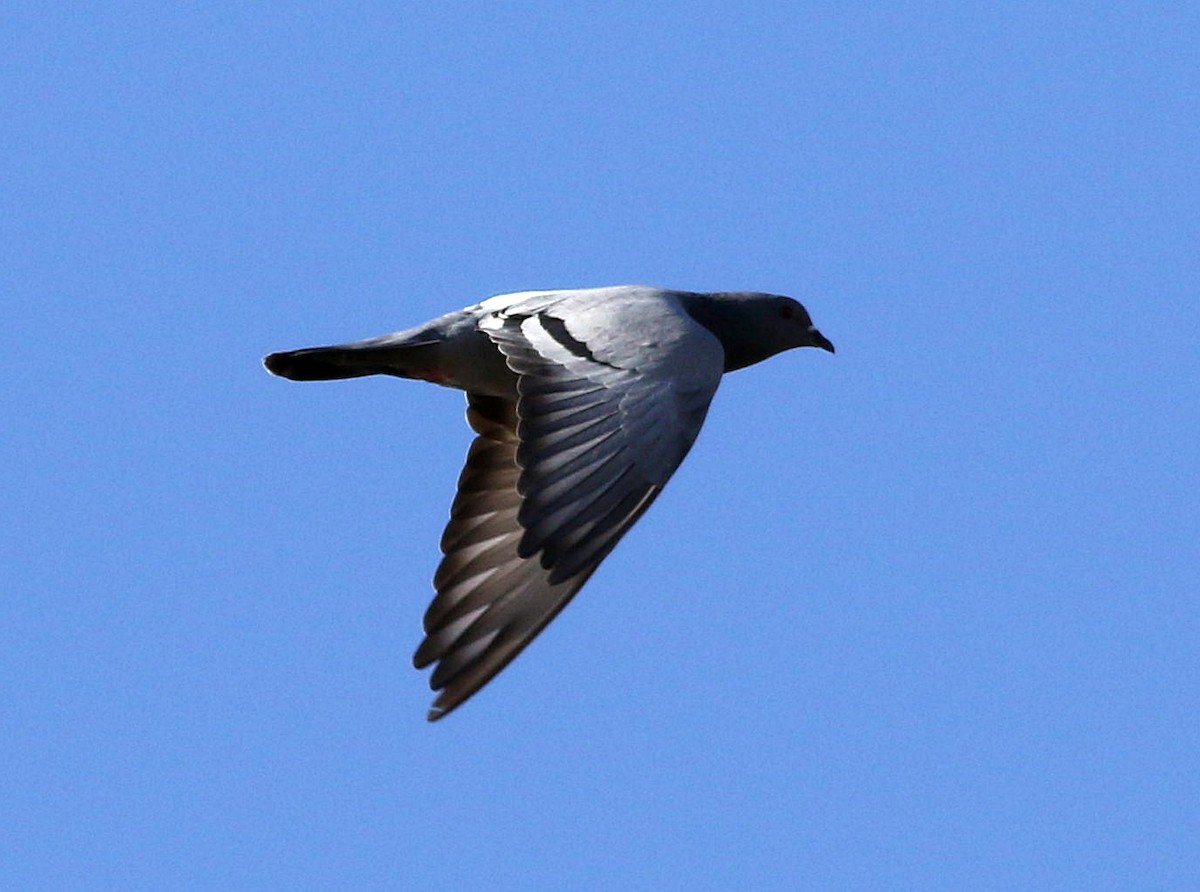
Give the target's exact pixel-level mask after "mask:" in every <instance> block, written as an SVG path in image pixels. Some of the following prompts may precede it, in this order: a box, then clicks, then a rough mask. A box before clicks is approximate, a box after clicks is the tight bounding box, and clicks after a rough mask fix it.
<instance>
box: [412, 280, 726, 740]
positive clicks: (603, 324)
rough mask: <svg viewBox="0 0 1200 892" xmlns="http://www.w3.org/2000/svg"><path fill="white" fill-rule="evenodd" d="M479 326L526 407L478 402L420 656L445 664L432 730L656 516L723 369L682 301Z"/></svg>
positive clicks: (548, 310) (508, 318) (541, 310)
mask: <svg viewBox="0 0 1200 892" xmlns="http://www.w3.org/2000/svg"><path fill="white" fill-rule="evenodd" d="M539 297H541V295H539ZM480 328H481V329H483V330H484V331H485V332H486V333H487V334H488V336H489V337H490V338H491V339H492V341H493V343H495V344H496V346H497V347H498V348H499V350H500V351H501V352H502V353H503V354H504V356H505V357H506V360H507V362H508V365H509V367H510V368H511V369H512V370H513V371H514V372H516V373H517V375H518V398H517V402H516V404H515V405H514V404H513V403H511V402H509V401H507V400H504V399H501V398H498V397H488V396H481V395H479V394H468V409H467V420H468V422H469V424H470V425H471V427H472V429H474V430H475V432H476V434H477V436H476V438H475V440H474V442H473V443H472V444H471V448H470V451H469V452H468V454H467V461H466V466H465V467H464V468H463V471H462V474H461V476H460V477H459V481H458V492H457V495H456V496H455V499H454V504H453V506H452V507H451V511H450V522H449V524H448V525H447V526H446V530H445V532H444V534H443V536H442V552H443V554H444V557H443V559H442V562H441V564H440V565H439V567H438V569H437V572H436V574H435V576H434V587H435V588H436V590H437V595H436V597H435V598H434V600H433V602H432V604H431V605H430V606H429V609H428V611H426V614H425V622H424V626H425V633H426V637H425V639H424V640H423V641H422V642H421V645H420V646H419V647H418V649H417V652H416V654H415V656H414V658H413V662H414V664H415V665H416V666H417V668H423V667H425V666H427V665H429V664H431V663H434V662H436V663H437V666H436V667H435V669H434V671H433V675H432V677H431V678H430V686H431V687H432V688H433V689H434V690H438V691H440V694H439V695H438V697H437V698H436V700H435V701H434V703H433V706H432V707H431V709H430V712H429V718H430V719H431V720H433V719H436V718H440V717H441V716H443V715H445V714H446V713H448V712H449V711H450V710H452V709H454V708H455V707H456V706H458V705H459V704H461V703H462V702H463V701H464V700H466V699H467V698H468V697H470V696H471V695H472V694H474V693H475V692H476V691H477V690H479V688H481V687H482V686H483V685H484V684H486V683H487V681H488V680H489V679H491V678H492V677H493V676H494V675H495V674H496V673H497V672H499V671H500V670H501V669H503V668H504V666H506V665H507V664H508V663H509V662H510V661H511V660H512V659H513V658H514V657H516V656H517V654H518V653H520V651H521V650H522V649H523V648H524V647H525V646H526V645H527V644H528V643H529V642H530V641H532V640H533V638H534V637H535V636H536V635H537V634H538V632H540V631H541V630H542V629H543V628H544V627H545V626H546V624H547V623H548V622H550V620H552V619H553V618H554V617H555V616H556V615H557V614H558V612H559V611H560V610H562V609H563V607H565V606H566V604H567V602H568V601H570V599H571V597H572V596H574V594H575V593H576V592H577V591H579V589H580V588H581V587H582V586H583V584H584V583H585V582H586V581H587V579H588V577H590V576H591V575H592V573H593V572H594V571H595V569H596V567H597V566H598V565H599V564H600V562H601V561H602V560H603V559H604V557H605V556H606V555H607V554H608V553H609V552H610V551H611V550H612V549H613V547H614V546H615V545H616V544H617V542H618V540H619V539H620V538H621V536H622V535H623V534H624V533H625V531H626V530H628V529H629V528H630V527H631V526H632V525H633V524H634V522H635V521H637V519H638V518H639V517H640V516H641V515H642V513H643V512H645V510H646V509H647V508H648V507H649V506H650V503H651V502H653V500H654V498H655V497H656V496H657V495H658V493H659V491H660V490H661V489H662V487H663V485H664V484H665V483H666V482H667V480H668V479H669V478H670V476H671V474H672V473H673V472H674V471H675V469H676V468H677V467H678V466H679V463H680V462H681V461H683V458H684V456H685V455H686V454H687V452H688V449H689V448H690V447H691V445H692V443H693V442H694V441H695V438H696V435H697V433H698V432H699V430H700V426H701V424H702V423H703V421H704V416H705V414H706V412H707V411H708V405H709V403H710V401H711V400H712V396H713V394H714V393H715V392H716V388H717V384H718V382H719V381H720V377H721V371H722V368H723V365H724V356H723V352H722V350H721V347H720V344H719V342H718V341H717V340H716V338H715V337H713V336H712V335H711V334H710V333H709V332H708V331H707V330H706V329H704V328H703V327H702V326H700V325H699V324H697V323H696V322H694V321H693V320H692V319H691V318H690V317H689V316H688V315H687V314H686V313H685V312H684V311H683V310H682V308H680V307H679V305H678V303H677V302H675V301H673V300H671V299H670V298H669V297H662V298H661V299H654V300H625V299H613V300H608V301H597V300H595V299H594V298H593V299H590V300H589V299H579V298H576V297H571V296H568V297H567V298H565V299H562V300H557V301H554V300H550V301H547V300H539V301H538V302H537V303H536V304H535V305H532V306H531V305H529V303H526V304H525V305H522V304H520V303H517V304H513V305H510V306H509V307H507V308H505V309H501V310H497V311H495V312H491V313H489V314H487V315H485V316H483V317H482V318H481V321H480Z"/></svg>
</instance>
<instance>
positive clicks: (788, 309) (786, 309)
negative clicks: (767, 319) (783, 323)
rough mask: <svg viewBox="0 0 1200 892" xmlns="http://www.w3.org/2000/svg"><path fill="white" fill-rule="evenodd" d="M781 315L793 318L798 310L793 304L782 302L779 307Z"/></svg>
mask: <svg viewBox="0 0 1200 892" xmlns="http://www.w3.org/2000/svg"><path fill="white" fill-rule="evenodd" d="M779 315H780V316H782V317H783V318H784V319H791V318H792V317H793V316H794V315H796V310H795V309H794V308H793V307H792V305H791V304H782V305H781V306H780V307H779Z"/></svg>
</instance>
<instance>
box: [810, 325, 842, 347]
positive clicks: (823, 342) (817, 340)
mask: <svg viewBox="0 0 1200 892" xmlns="http://www.w3.org/2000/svg"><path fill="white" fill-rule="evenodd" d="M809 331H810V333H811V334H812V345H813V346H814V347H820V348H821V349H822V350H827V351H829V352H830V353H836V352H837V351H836V350H834V349H833V341H831V340H829V338H827V337H825V335H823V334H821V333H820V332H819V331H817V330H816V329H815V328H813V329H810V330H809Z"/></svg>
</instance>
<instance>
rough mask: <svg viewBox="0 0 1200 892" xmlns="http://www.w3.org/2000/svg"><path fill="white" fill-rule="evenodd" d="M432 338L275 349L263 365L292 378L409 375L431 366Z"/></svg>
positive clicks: (274, 373) (317, 379) (284, 376)
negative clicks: (402, 341) (389, 342)
mask: <svg viewBox="0 0 1200 892" xmlns="http://www.w3.org/2000/svg"><path fill="white" fill-rule="evenodd" d="M432 347H433V344H432V343H431V342H426V343H416V344H411V343H410V344H404V345H402V346H401V345H396V344H389V345H386V346H361V347H360V346H354V345H344V346H335V347H306V348H305V349H303V350H288V351H285V352H282V353H272V354H270V355H269V356H267V357H265V358H264V359H263V365H264V366H266V368H267V371H268V372H270V373H271V374H272V375H278V376H279V377H281V378H288V379H290V380H292V381H335V380H339V379H341V378H361V377H363V376H364V375H396V376H399V377H402V378H403V377H408V372H409V371H410V370H411V369H414V368H422V367H423V366H424V367H427V366H429V365H430V363H431V359H432V357H431V356H430V355H429V354H430V348H432Z"/></svg>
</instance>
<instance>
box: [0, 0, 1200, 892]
mask: <svg viewBox="0 0 1200 892" xmlns="http://www.w3.org/2000/svg"><path fill="white" fill-rule="evenodd" d="M750 6H751V5H749V4H709V3H704V4H696V3H689V4H674V3H668V4H649V5H647V4H643V3H636V4H635V3H613V4H559V3H555V4H550V3H545V4H497V5H484V4H463V3H447V4H430V5H424V6H418V5H417V4H355V5H353V6H352V7H347V6H344V5H336V6H335V5H328V6H319V5H305V6H296V7H290V8H282V7H269V8H267V7H251V6H248V5H244V4H237V5H223V4H207V5H204V6H201V7H185V6H183V5H154V4H122V5H116V4H112V5H99V6H96V5H91V4H88V5H83V4H81V5H72V4H57V5H52V6H51V7H46V6H45V5H43V4H30V5H26V6H23V5H21V4H16V5H9V6H8V7H7V8H6V11H5V13H4V15H3V31H4V34H5V41H4V42H5V45H6V47H7V64H6V65H5V71H4V74H3V75H2V76H0V103H2V107H3V109H4V119H5V125H4V127H3V130H2V132H0V164H2V167H3V170H4V172H5V177H4V179H5V185H4V186H3V188H0V294H3V296H4V304H5V306H6V308H7V309H6V313H5V316H6V321H7V324H6V325H5V326H4V330H3V333H2V334H0V339H2V343H0V346H2V348H3V353H2V358H0V364H2V366H3V369H4V379H5V386H4V388H3V389H2V390H0V405H2V406H3V417H4V419H5V424H4V427H5V434H4V435H3V436H2V437H0V458H2V461H0V481H2V487H3V493H4V498H5V502H6V504H7V505H8V506H9V511H7V512H6V516H5V518H4V520H3V521H2V522H0V529H2V530H3V535H2V538H0V556H2V566H3V571H4V577H5V579H6V583H5V586H4V588H5V594H4V597H3V598H2V599H0V734H2V736H3V739H4V740H5V743H4V744H3V746H0V776H3V777H4V781H3V782H2V783H0V814H2V815H3V816H4V817H3V823H4V827H5V829H4V832H3V833H0V864H2V865H3V871H4V874H5V875H6V876H7V877H8V881H9V882H11V883H12V884H13V887H14V888H23V889H38V888H45V889H60V888H80V889H82V888H95V889H163V888H238V889H278V888H295V889H308V888H311V889H335V888H336V889H344V888H358V889H372V888H377V889H411V888H426V889H469V888H482V887H484V886H485V885H486V886H487V887H488V888H492V889H533V888H558V889H579V890H585V889H605V890H608V889H662V888H689V889H729V888H750V889H795V888H812V889H947V890H951V889H953V890H958V889H964V888H970V889H998V890H999V889H1003V890H1012V889H1030V890H1043V889H1052V888H1053V889H1088V890H1098V889H1121V890H1126V889H1131V888H1147V889H1149V888H1153V889H1195V888H1197V887H1198V886H1200V867H1198V866H1197V865H1198V862H1197V859H1196V855H1195V851H1196V840H1197V839H1200V759H1198V753H1200V719H1198V718H1197V712H1198V696H1197V695H1198V692H1200V684H1198V682H1200V672H1198V670H1200V660H1198V658H1197V641H1198V638H1200V612H1198V608H1197V588H1198V585H1197V578H1198V576H1200V547H1198V536H1197V529H1198V527H1200V510H1198V509H1197V495H1196V489H1197V477H1198V474H1200V449H1198V444H1197V440H1198V432H1200V409H1198V406H1200V362H1198V359H1200V351H1198V348H1197V340H1198V336H1200V313H1198V311H1197V293H1198V289H1200V259H1198V255H1200V252H1198V250H1197V246H1198V245H1200V210H1198V208H1200V166H1198V161H1197V159H1198V158H1200V114H1198V112H1197V109H1198V108H1200V60H1198V56H1197V51H1196V34H1197V33H1200V15H1197V13H1196V11H1195V10H1194V9H1190V8H1188V7H1187V5H1186V4H1144V5H1132V4H1131V5H1127V6H1126V7H1123V8H1121V9H1117V8H1116V7H1115V6H1113V5H1108V6H1105V5H1103V4H1101V5H1099V8H1097V6H1096V5H1094V4H1072V3H1059V4H1054V5H1053V6H1052V8H1041V7H1040V6H1039V5H1032V4H1031V5H1026V4H1004V5H999V6H988V7H984V6H982V5H980V6H967V5H962V4H941V3H929V4H903V3H895V4H881V5H877V4H829V5H813V6H800V5H797V4H782V3H779V4H775V3H764V4H754V5H752V8H749V7H750ZM624 282H641V283H650V284H659V285H667V286H672V287H678V288H687V289H696V290H725V289H761V290H770V291H777V292H783V293H788V294H792V295H794V296H796V297H798V298H799V299H801V300H802V301H803V302H805V303H806V305H807V306H808V307H809V309H810V311H811V312H812V315H813V317H814V319H815V320H816V322H817V324H818V325H819V326H820V327H821V329H822V330H823V331H824V332H825V333H826V334H827V335H828V336H829V337H830V338H831V339H832V340H833V341H834V342H835V343H836V344H837V347H838V353H837V355H836V356H833V357H831V356H828V355H826V354H822V353H819V352H817V351H798V352H793V353H789V354H785V355H783V356H780V357H777V358H775V359H773V360H772V361H770V362H769V363H766V364H764V365H761V366H758V367H755V368H752V369H748V370H745V371H742V372H738V373H737V374H735V375H732V376H730V377H729V378H728V379H727V380H726V381H725V382H724V384H723V385H722V389H721V391H720V392H719V393H718V395H717V399H716V401H715V403H714V406H713V410H712V411H711V413H710V415H709V420H708V423H707V426H706V428H705V430H704V432H703V433H702V434H701V436H700V439H699V442H698V443H697V446H696V448H695V449H694V450H693V453H692V455H691V456H690V457H689V459H688V460H687V462H686V463H685V464H684V466H683V468H682V469H681V471H680V472H679V474H678V475H677V476H676V478H675V479H674V480H673V481H672V483H671V485H670V486H669V487H668V488H667V490H666V491H665V493H664V495H663V496H662V497H661V498H660V499H659V501H658V502H657V504H656V505H655V506H654V508H653V509H652V510H651V511H650V512H649V514H648V515H647V516H646V517H645V518H644V519H643V521H642V522H641V523H640V524H639V525H638V527H637V528H635V530H634V531H633V532H632V533H631V534H630V535H629V536H628V537H627V539H626V540H625V541H624V542H623V543H622V544H621V546H620V547H619V548H618V549H617V550H616V552H615V553H614V554H613V555H612V557H611V558H610V559H609V560H608V561H607V562H606V563H605V565H604V566H603V567H602V569H601V570H600V572H599V573H597V575H596V576H595V577H594V578H593V580H592V581H591V582H590V583H589V585H588V586H587V587H586V588H585V590H584V592H583V593H582V594H581V596H580V597H579V598H578V599H577V600H576V601H575V602H574V603H573V604H572V605H571V606H570V608H569V609H568V610H567V611H566V612H565V613H564V614H563V615H562V616H561V617H560V618H559V619H558V620H556V621H555V623H554V624H553V625H552V626H551V627H550V628H549V629H548V630H547V632H546V633H545V634H544V635H543V636H542V637H541V638H540V639H539V640H538V641H537V642H536V643H535V644H534V645H533V646H532V647H531V648H530V649H529V650H528V651H527V652H526V653H525V654H524V655H523V656H522V657H521V658H520V659H519V660H518V661H517V662H516V663H515V664H514V665H513V666H511V667H510V668H509V669H508V670H507V671H506V672H505V673H504V674H503V675H502V676H500V677H499V678H498V679H497V680H496V681H495V682H494V683H493V684H492V685H490V686H489V687H488V688H487V689H486V690H485V692H484V693H482V694H481V695H480V696H478V697H477V698H475V699H474V700H473V701H472V702H470V703H469V704H468V705H467V706H465V707H464V708H463V709H462V710H460V711H459V712H457V713H456V714H454V715H453V716H451V717H450V718H448V719H447V720H446V721H444V722H441V723H439V724H437V725H432V726H431V725H428V724H426V722H425V721H424V718H423V716H424V711H425V707H426V704H427V703H428V700H429V699H430V693H429V691H428V690H427V688H426V684H425V678H424V677H423V676H422V675H421V674H420V673H417V672H416V671H414V670H413V669H411V667H410V665H409V659H410V656H411V653H412V650H413V649H414V647H415V645H416V643H417V641H418V639H419V637H420V617H421V614H422V612H423V610H424V608H425V606H426V603H427V600H428V598H429V596H430V587H429V577H430V575H431V573H432V570H433V568H434V566H435V564H436V560H437V541H438V536H439V534H440V530H441V527H442V524H443V522H444V520H445V516H446V510H447V508H448V506H449V501H450V498H451V495H452V491H453V483H454V480H455V477H456V475H457V472H458V468H459V464H460V462H461V459H462V456H463V454H464V452H465V449H466V446H467V443H468V440H469V436H468V431H467V428H466V426H465V424H464V423H463V420H462V410H463V405H462V400H461V397H460V395H458V394H455V393H453V392H451V391H447V390H443V389H440V388H435V387H430V386H425V385H421V384H418V383H415V382H399V381H392V380H377V379H368V380H358V381H344V382H333V383H329V384H307V385H300V384H293V383H290V382H286V381H281V380H278V379H274V378H271V377H270V376H268V375H267V374H266V373H265V372H264V371H263V370H262V368H261V366H260V365H259V360H260V357H261V356H262V355H263V354H265V353H267V352H270V351H272V350H281V349H287V348H292V347H299V346H304V345H308V344H317V343H329V342H333V341H340V340H347V339H351V338H358V337H365V336H369V335H373V334H378V333H381V332H386V331H390V330H393V329H397V328H402V327H406V326H409V325H412V324H415V323H418V322H421V321H423V320H425V319H427V318H429V317H432V316H435V315H437V314H439V313H442V312H445V311H448V310H451V309H455V308H458V307H460V306H464V305H466V304H469V303H473V302H475V301H476V300H478V299H480V298H483V297H486V296H488V295H490V294H495V293H499V292H505V291H513V290H523V289H531V288H554V287H583V286H592V285H603V284H617V283H624Z"/></svg>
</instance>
